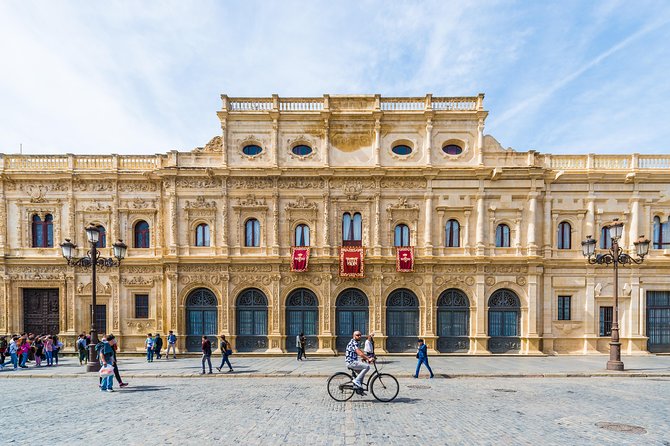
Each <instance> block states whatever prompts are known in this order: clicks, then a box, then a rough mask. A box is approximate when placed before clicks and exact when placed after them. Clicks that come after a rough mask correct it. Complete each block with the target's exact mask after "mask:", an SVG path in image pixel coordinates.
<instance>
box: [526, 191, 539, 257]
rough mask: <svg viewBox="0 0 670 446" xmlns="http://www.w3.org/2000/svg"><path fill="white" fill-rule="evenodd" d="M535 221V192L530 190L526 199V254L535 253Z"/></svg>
mask: <svg viewBox="0 0 670 446" xmlns="http://www.w3.org/2000/svg"><path fill="white" fill-rule="evenodd" d="M536 221H537V193H536V192H532V193H531V194H530V199H529V200H528V234H527V237H528V254H527V255H529V256H535V255H537V243H536V242H535V230H536V229H535V222H536Z"/></svg>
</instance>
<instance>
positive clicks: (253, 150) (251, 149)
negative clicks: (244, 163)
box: [242, 144, 263, 156]
mask: <svg viewBox="0 0 670 446" xmlns="http://www.w3.org/2000/svg"><path fill="white" fill-rule="evenodd" d="M262 151H263V148H262V147H261V146H257V145H255V144H250V145H248V146H244V148H243V149H242V153H244V154H245V155H248V156H254V155H258V154H259V153H261V152H262Z"/></svg>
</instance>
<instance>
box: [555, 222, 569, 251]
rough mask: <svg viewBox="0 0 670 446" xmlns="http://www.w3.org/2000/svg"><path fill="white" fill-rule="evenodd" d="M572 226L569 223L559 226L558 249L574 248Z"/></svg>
mask: <svg viewBox="0 0 670 446" xmlns="http://www.w3.org/2000/svg"><path fill="white" fill-rule="evenodd" d="M571 233H572V226H570V223H568V222H567V221H562V222H560V223H559V224H558V249H571V248H572V243H571V242H572V234H571Z"/></svg>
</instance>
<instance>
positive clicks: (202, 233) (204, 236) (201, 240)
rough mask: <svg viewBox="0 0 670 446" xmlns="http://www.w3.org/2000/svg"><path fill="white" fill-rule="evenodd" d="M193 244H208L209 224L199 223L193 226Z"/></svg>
mask: <svg viewBox="0 0 670 446" xmlns="http://www.w3.org/2000/svg"><path fill="white" fill-rule="evenodd" d="M195 246H209V225H208V224H206V223H200V224H199V225H198V226H196V228H195Z"/></svg>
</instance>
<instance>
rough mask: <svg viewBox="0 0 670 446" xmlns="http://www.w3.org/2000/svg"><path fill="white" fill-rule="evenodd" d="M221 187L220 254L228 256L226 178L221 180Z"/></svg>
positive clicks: (228, 225)
mask: <svg viewBox="0 0 670 446" xmlns="http://www.w3.org/2000/svg"><path fill="white" fill-rule="evenodd" d="M221 187H222V189H223V190H222V193H223V197H222V204H221V226H220V227H221V245H222V247H221V252H222V254H223V255H228V240H229V237H228V234H229V232H230V224H229V222H228V215H229V210H230V203H229V202H230V199H229V198H228V178H223V179H222V181H221Z"/></svg>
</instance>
